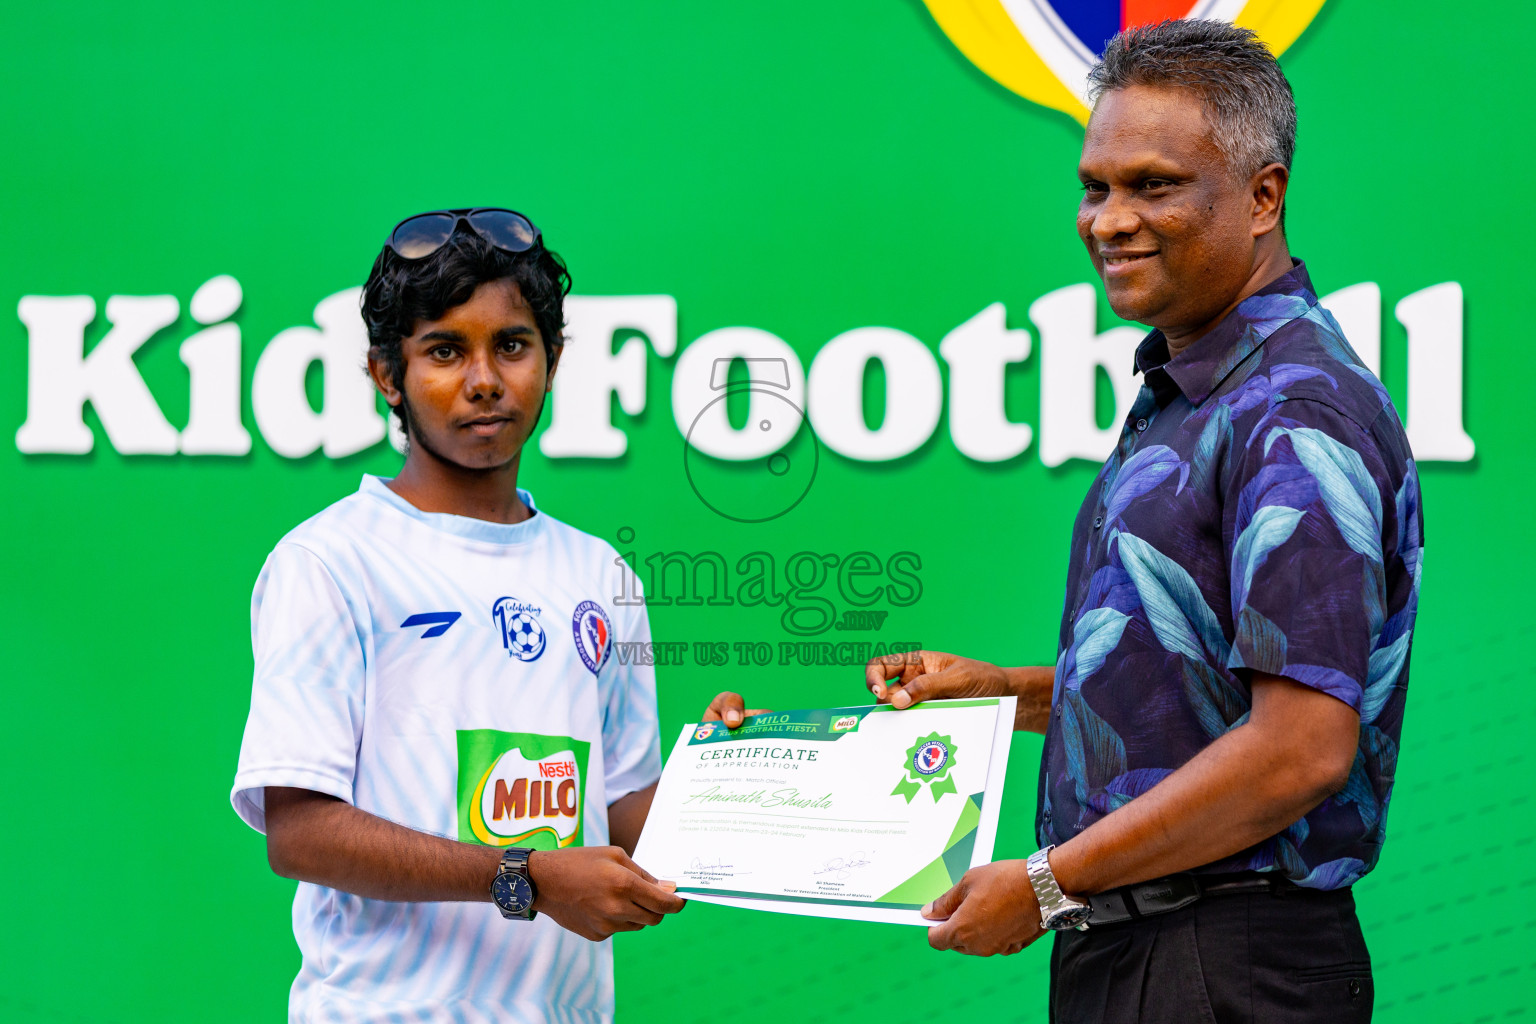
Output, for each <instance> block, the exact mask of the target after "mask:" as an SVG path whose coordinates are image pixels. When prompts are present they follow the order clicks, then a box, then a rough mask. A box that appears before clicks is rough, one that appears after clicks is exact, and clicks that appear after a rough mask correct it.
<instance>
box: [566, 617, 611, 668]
mask: <svg viewBox="0 0 1536 1024" xmlns="http://www.w3.org/2000/svg"><path fill="white" fill-rule="evenodd" d="M571 635H572V636H574V637H575V638H576V653H578V654H580V655H581V660H582V663H583V664H585V665H586V666H587V668H588V669H589V670H591V672H592V674H593V675H596V674H597V673H598V672H599V671H600V670H601V669H602V667H603V665H604V664H606V663H607V661H608V655H609V654H610V653H612V651H613V623H612V622H610V621H609V620H608V613H607V612H605V611H603V606H602V605H600V604H598V603H597V602H596V601H583V602H581V604H579V605H577V606H576V614H575V615H572V616H571Z"/></svg>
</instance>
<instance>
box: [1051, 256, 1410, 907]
mask: <svg viewBox="0 0 1536 1024" xmlns="http://www.w3.org/2000/svg"><path fill="white" fill-rule="evenodd" d="M1136 366H1137V370H1138V371H1139V372H1140V373H1141V374H1143V379H1144V381H1145V383H1144V386H1143V387H1142V389H1141V393H1140V394H1139V395H1138V396H1137V399H1136V402H1135V404H1134V405H1133V406H1132V408H1131V412H1130V415H1129V416H1128V417H1127V418H1126V422H1125V429H1124V431H1123V433H1122V434H1121V437H1120V442H1119V446H1118V447H1117V449H1116V450H1115V452H1114V454H1113V455H1111V456H1110V457H1109V461H1108V462H1106V463H1105V464H1104V468H1103V470H1102V471H1101V472H1100V473H1099V476H1098V479H1097V480H1096V481H1095V483H1094V485H1093V487H1092V488H1091V489H1090V490H1089V492H1088V496H1087V499H1086V500H1085V501H1084V502H1083V507H1082V509H1081V511H1080V512H1079V513H1078V516H1077V522H1076V525H1075V527H1074V528H1073V532H1072V548H1071V562H1070V564H1069V567H1068V572H1067V591H1066V603H1065V610H1064V614H1063V616H1062V624H1061V636H1060V647H1059V651H1060V654H1059V657H1058V658H1057V661H1056V683H1055V692H1054V695H1053V701H1052V713H1051V721H1050V726H1049V728H1048V729H1047V732H1046V737H1045V750H1044V755H1043V757H1042V760H1041V769H1040V771H1041V774H1040V790H1039V808H1038V811H1037V817H1036V832H1037V833H1038V838H1039V840H1040V843H1041V845H1046V844H1049V843H1063V842H1066V841H1067V840H1068V839H1071V838H1072V837H1073V836H1075V835H1077V834H1078V833H1079V832H1081V831H1082V830H1083V829H1085V828H1087V827H1088V826H1089V825H1091V824H1093V823H1094V822H1095V821H1097V820H1098V819H1099V818H1101V817H1103V816H1104V815H1106V814H1108V813H1109V812H1111V811H1113V810H1115V809H1116V808H1118V807H1120V806H1122V805H1124V804H1125V803H1127V802H1129V801H1130V800H1132V799H1134V798H1135V797H1137V796H1139V795H1141V794H1142V793H1145V792H1146V791H1147V790H1149V789H1151V788H1152V787H1153V786H1155V785H1157V783H1159V782H1160V781H1162V780H1163V779H1164V778H1165V777H1167V776H1168V775H1170V774H1172V773H1173V771H1174V770H1176V769H1177V768H1179V767H1180V766H1181V765H1183V764H1184V763H1185V762H1186V761H1188V760H1189V759H1190V758H1191V757H1193V756H1194V755H1195V754H1196V753H1198V752H1199V751H1200V750H1201V749H1202V748H1204V747H1205V746H1207V745H1208V744H1210V743H1211V741H1213V740H1215V739H1216V738H1217V737H1219V736H1221V735H1222V734H1223V733H1225V732H1227V731H1228V730H1230V729H1233V728H1236V727H1237V726H1239V725H1242V724H1243V723H1244V722H1245V721H1247V719H1248V713H1249V710H1250V708H1251V705H1252V700H1251V698H1252V695H1251V692H1250V689H1249V681H1250V680H1249V675H1248V673H1249V671H1250V670H1256V671H1261V672H1268V673H1273V674H1275V675H1280V676H1285V677H1287V678H1289V679H1292V680H1295V681H1296V682H1299V683H1302V684H1304V685H1306V686H1310V687H1314V688H1315V689H1318V690H1321V691H1322V692H1324V693H1326V694H1329V695H1330V696H1333V697H1336V698H1338V699H1339V700H1341V701H1343V702H1344V703H1346V704H1348V705H1349V706H1350V707H1352V708H1354V709H1356V710H1357V711H1358V712H1359V713H1360V747H1359V750H1358V752H1357V753H1356V755H1355V763H1354V767H1353V769H1352V770H1351V772H1350V775H1349V782H1348V783H1347V784H1346V785H1345V786H1344V788H1343V789H1342V790H1340V791H1339V792H1338V793H1335V794H1334V795H1333V796H1331V797H1329V798H1327V799H1326V800H1324V801H1323V802H1322V803H1321V804H1319V805H1318V806H1317V807H1316V808H1314V809H1313V810H1312V811H1311V812H1310V813H1308V814H1307V816H1306V817H1304V818H1302V819H1301V820H1300V821H1298V822H1296V823H1295V824H1293V825H1291V826H1290V827H1289V828H1287V829H1286V830H1285V831H1284V832H1281V833H1280V834H1279V835H1277V836H1274V837H1272V838H1270V839H1267V840H1265V841H1263V842H1261V843H1259V844H1258V845H1256V846H1253V847H1250V848H1249V849H1246V850H1243V851H1241V852H1240V853H1238V854H1236V855H1234V856H1232V857H1229V858H1226V859H1224V860H1222V861H1219V862H1217V863H1214V864H1210V865H1207V866H1205V867H1203V868H1201V869H1199V870H1201V871H1207V872H1230V871H1242V870H1259V871H1270V870H1275V871H1280V872H1283V873H1284V874H1285V875H1286V876H1287V877H1289V878H1290V879H1292V880H1293V881H1295V882H1298V883H1299V884H1301V885H1304V886H1308V887H1311V888H1316V889H1336V888H1340V887H1342V886H1346V885H1349V884H1351V883H1353V882H1354V881H1355V880H1356V879H1358V878H1360V877H1361V876H1362V875H1364V874H1365V873H1366V872H1367V871H1369V870H1370V869H1371V868H1372V867H1374V866H1375V864H1376V860H1377V858H1378V857H1379V856H1380V853H1381V844H1382V838H1383V835H1384V832H1385V827H1386V813H1387V801H1388V799H1389V798H1390V797H1391V793H1392V779H1393V776H1394V774H1395V773H1396V770H1397V750H1398V738H1399V736H1400V735H1401V731H1402V722H1403V707H1404V703H1405V700H1406V697H1407V689H1408V653H1409V648H1410V646H1411V643H1412V637H1413V621H1414V615H1415V613H1416V611H1417V608H1418V592H1419V569H1420V564H1421V558H1422V550H1423V529H1422V526H1421V523H1420V514H1419V481H1418V474H1417V471H1416V469H1415V467H1414V462H1413V455H1412V453H1411V452H1410V451H1409V450H1408V441H1407V438H1406V436H1405V435H1404V433H1403V426H1402V423H1401V421H1400V419H1399V418H1398V414H1397V410H1396V409H1395V408H1394V407H1393V405H1392V402H1391V400H1390V399H1389V398H1388V397H1387V393H1386V390H1385V389H1384V388H1383V387H1382V385H1381V382H1380V381H1379V380H1378V379H1377V378H1376V376H1375V375H1374V374H1373V373H1372V372H1371V371H1370V370H1368V369H1366V368H1365V367H1364V366H1363V365H1362V364H1361V362H1360V358H1359V357H1358V356H1357V355H1355V353H1354V351H1353V350H1352V349H1351V348H1350V347H1349V345H1348V343H1347V342H1346V341H1345V340H1344V335H1343V332H1342V331H1341V330H1340V328H1339V325H1338V322H1337V321H1336V320H1334V318H1333V317H1332V316H1331V315H1330V314H1329V313H1328V311H1327V310H1325V309H1324V308H1323V307H1322V306H1320V305H1318V300H1317V295H1316V294H1315V293H1314V292H1313V290H1312V283H1311V281H1310V280H1309V279H1308V277H1307V272H1306V269H1305V267H1304V266H1303V265H1302V264H1301V263H1300V262H1299V261H1298V262H1296V263H1295V265H1294V266H1293V267H1292V268H1291V270H1290V271H1289V272H1288V273H1286V274H1285V275H1283V276H1282V277H1280V278H1279V279H1277V280H1276V281H1274V282H1272V283H1271V284H1269V285H1268V286H1267V287H1265V288H1263V289H1262V290H1261V291H1259V292H1258V293H1257V294H1255V295H1253V296H1250V297H1249V298H1247V299H1245V300H1243V302H1242V303H1241V304H1240V305H1238V307H1237V308H1236V309H1235V310H1234V311H1233V312H1232V313H1231V314H1230V315H1228V316H1227V317H1226V318H1225V319H1224V320H1222V321H1221V323H1219V324H1218V325H1217V326H1216V327H1215V328H1214V329H1213V330H1212V331H1211V332H1210V333H1209V334H1207V335H1205V336H1204V337H1203V338H1200V339H1199V340H1198V341H1196V342H1195V343H1194V344H1193V345H1191V346H1190V347H1189V348H1188V349H1186V350H1184V351H1183V352H1181V353H1179V355H1178V356H1176V357H1174V358H1172V359H1170V358H1169V356H1168V345H1167V341H1166V340H1165V339H1164V337H1163V335H1162V333H1161V332H1159V331H1153V332H1152V333H1151V334H1150V335H1148V337H1147V338H1146V340H1145V341H1144V342H1142V344H1141V346H1140V347H1139V348H1138V349H1137V353H1136Z"/></svg>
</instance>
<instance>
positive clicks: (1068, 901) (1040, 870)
mask: <svg viewBox="0 0 1536 1024" xmlns="http://www.w3.org/2000/svg"><path fill="white" fill-rule="evenodd" d="M1054 849H1056V847H1054V846H1047V847H1046V848H1045V849H1043V850H1037V851H1035V852H1034V853H1032V854H1030V855H1029V860H1027V861H1025V862H1024V869H1025V870H1026V871H1027V872H1028V873H1029V884H1030V885H1032V886H1034V887H1035V900H1036V901H1037V902H1038V903H1039V904H1040V927H1042V928H1048V929H1050V930H1051V931H1056V932H1059V931H1063V930H1064V929H1067V928H1076V929H1077V930H1078V931H1080V932H1082V931H1087V930H1088V915H1089V914H1091V913H1093V908H1092V907H1090V906H1088V904H1086V903H1083V902H1082V901H1080V900H1075V899H1073V898H1072V897H1071V896H1068V895H1067V894H1066V893H1064V892H1062V891H1061V886H1059V885H1057V884H1056V876H1055V875H1053V874H1051V859H1050V856H1051V851H1052V850H1054Z"/></svg>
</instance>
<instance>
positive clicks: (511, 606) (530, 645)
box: [491, 597, 546, 661]
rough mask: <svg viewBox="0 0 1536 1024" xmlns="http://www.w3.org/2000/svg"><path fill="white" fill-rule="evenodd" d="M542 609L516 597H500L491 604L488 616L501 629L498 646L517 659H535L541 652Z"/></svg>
mask: <svg viewBox="0 0 1536 1024" xmlns="http://www.w3.org/2000/svg"><path fill="white" fill-rule="evenodd" d="M540 611H541V609H539V608H535V607H534V606H533V605H531V604H528V603H526V602H524V601H519V600H518V599H517V598H515V597H502V598H498V599H497V600H496V603H495V604H494V605H492V606H491V617H492V618H493V619H495V620H496V625H497V626H498V627H499V628H500V629H501V646H502V647H504V648H506V651H507V655H508V656H509V657H513V658H516V659H517V660H518V661H537V660H538V658H539V655H541V654H543V653H544V644H545V640H546V637H545V636H544V627H543V626H541V625H539V620H538V617H537V616H538V614H539V612H540Z"/></svg>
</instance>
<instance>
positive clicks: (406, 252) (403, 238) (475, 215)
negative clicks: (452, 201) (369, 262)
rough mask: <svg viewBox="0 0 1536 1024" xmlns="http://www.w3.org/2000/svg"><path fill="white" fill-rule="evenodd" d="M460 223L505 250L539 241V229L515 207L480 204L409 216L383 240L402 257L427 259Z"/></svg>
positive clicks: (525, 248) (518, 249)
mask: <svg viewBox="0 0 1536 1024" xmlns="http://www.w3.org/2000/svg"><path fill="white" fill-rule="evenodd" d="M460 224H463V225H465V226H466V227H467V228H469V230H470V231H472V232H473V233H474V234H476V235H479V236H480V237H481V238H483V239H485V241H487V242H489V243H490V244H491V245H494V246H495V247H496V248H498V249H501V250H502V251H504V252H514V253H516V252H527V251H528V250H529V249H532V248H533V247H534V246H535V245H537V244H538V243H539V229H538V228H536V227H534V226H533V222H532V221H531V220H529V219H528V218H527V217H524V216H523V215H522V214H520V213H518V212H516V211H515V210H503V209H501V208H500V207H497V206H479V207H475V208H473V209H465V210H433V211H432V212H431V213H418V214H417V215H416V216H414V217H407V218H406V219H405V220H403V221H401V222H400V223H399V224H396V225H395V230H393V231H391V232H390V233H389V240H388V241H387V242H385V243H384V244H385V245H386V246H388V247H389V249H390V250H391V251H392V252H394V254H395V255H396V256H399V257H400V258H401V259H406V260H419V259H425V258H426V257H428V256H431V255H432V254H433V253H435V252H437V250H439V249H441V248H442V247H443V246H444V245H446V244H447V242H448V239H450V238H452V237H453V233H454V232H455V231H457V230H458V227H459V225H460Z"/></svg>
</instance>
